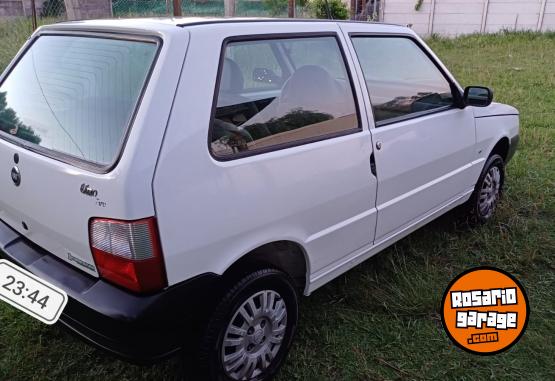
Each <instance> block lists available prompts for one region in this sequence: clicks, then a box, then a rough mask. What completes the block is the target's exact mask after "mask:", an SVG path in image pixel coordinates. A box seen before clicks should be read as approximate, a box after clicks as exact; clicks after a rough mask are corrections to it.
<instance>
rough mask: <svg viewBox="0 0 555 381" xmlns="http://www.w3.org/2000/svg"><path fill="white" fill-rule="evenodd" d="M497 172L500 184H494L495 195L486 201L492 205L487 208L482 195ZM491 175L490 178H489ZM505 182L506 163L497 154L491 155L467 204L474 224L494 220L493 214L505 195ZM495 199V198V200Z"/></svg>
mask: <svg viewBox="0 0 555 381" xmlns="http://www.w3.org/2000/svg"><path fill="white" fill-rule="evenodd" d="M491 171H493V172H495V171H497V173H498V174H499V181H498V184H497V182H495V183H496V184H493V187H494V188H495V189H496V191H495V195H493V194H492V198H490V197H486V198H485V199H486V200H491V204H490V205H489V207H485V204H488V203H487V202H485V203H484V201H483V200H484V197H483V195H482V197H481V193H482V191H483V190H484V191H485V188H488V181H491V176H492V172H491ZM488 174H489V177H488ZM504 182H505V162H504V161H503V158H502V157H501V156H499V155H497V154H494V155H491V156H490V157H489V158H488V160H487V161H486V164H485V165H484V168H483V169H482V173H481V174H480V177H479V178H478V181H477V182H476V186H475V187H474V192H473V193H472V196H471V197H470V199H469V200H468V202H467V210H468V214H469V219H470V222H471V223H472V224H484V223H486V222H488V221H489V220H491V219H492V218H493V214H494V212H495V209H496V208H497V205H498V203H499V199H500V198H501V195H502V193H503V183H504ZM493 197H494V198H493Z"/></svg>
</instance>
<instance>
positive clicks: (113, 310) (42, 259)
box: [0, 220, 218, 363]
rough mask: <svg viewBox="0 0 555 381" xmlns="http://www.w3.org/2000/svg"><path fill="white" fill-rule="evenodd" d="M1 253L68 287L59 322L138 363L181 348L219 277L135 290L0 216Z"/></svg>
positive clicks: (199, 278)
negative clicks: (60, 254)
mask: <svg viewBox="0 0 555 381" xmlns="http://www.w3.org/2000/svg"><path fill="white" fill-rule="evenodd" d="M0 257H3V258H6V259H8V260H10V261H12V262H14V263H15V264H17V265H19V266H21V267H23V268H25V269H27V270H28V271H30V272H32V273H33V274H35V275H37V276H39V277H40V278H41V279H44V280H46V281H48V282H50V283H52V284H54V285H55V286H57V287H59V288H61V289H62V290H64V291H65V292H67V294H68V297H69V301H68V304H67V306H66V308H65V310H64V312H63V314H62V316H61V318H60V322H61V323H62V324H64V325H65V326H67V327H68V328H69V329H70V330H72V331H73V332H75V333H77V334H78V335H79V336H81V337H82V338H84V339H85V340H87V341H89V342H91V343H92V344H94V345H96V346H98V347H100V348H102V349H105V350H107V351H109V352H111V353H113V354H115V355H118V356H120V357H122V358H124V359H127V360H129V361H133V362H138V363H150V362H155V361H157V360H160V359H162V358H165V357H167V356H169V355H171V354H173V353H175V352H177V351H179V350H180V349H181V348H182V346H183V344H184V337H186V336H185V334H186V333H187V331H186V330H185V328H184V327H196V326H197V323H198V319H199V318H200V317H201V316H202V314H199V313H198V311H201V310H202V309H203V308H202V306H203V305H205V304H206V303H205V302H206V300H205V299H206V292H205V290H207V289H210V288H211V286H213V285H214V283H215V282H216V281H217V279H218V276H217V275H215V274H203V275H200V276H198V277H196V278H194V279H191V280H189V281H186V282H183V283H180V284H179V285H176V286H172V287H170V288H168V289H167V290H164V291H162V292H160V293H157V294H154V295H148V296H142V295H134V294H132V293H129V292H127V291H124V290H122V289H120V288H118V287H116V286H114V285H111V284H110V283H107V282H105V281H103V280H101V279H97V278H94V277H91V276H90V275H88V274H85V273H83V272H81V271H80V270H78V269H75V268H73V267H72V266H70V265H68V264H66V263H64V262H63V261H61V260H60V259H58V258H56V257H54V256H53V255H50V254H49V253H48V252H46V251H45V250H43V249H41V248H40V247H37V246H36V245H34V244H33V243H31V242H30V241H28V240H27V239H26V238H24V237H22V236H21V235H19V234H18V233H17V232H15V231H14V230H12V229H11V228H10V227H9V226H8V225H6V224H5V223H4V222H2V221H1V220H0ZM192 311H195V312H197V313H196V314H193V313H192ZM189 337H190V336H189Z"/></svg>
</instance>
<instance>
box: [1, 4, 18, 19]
mask: <svg viewBox="0 0 555 381" xmlns="http://www.w3.org/2000/svg"><path fill="white" fill-rule="evenodd" d="M17 16H23V4H22V2H21V0H0V17H6V18H10V17H17Z"/></svg>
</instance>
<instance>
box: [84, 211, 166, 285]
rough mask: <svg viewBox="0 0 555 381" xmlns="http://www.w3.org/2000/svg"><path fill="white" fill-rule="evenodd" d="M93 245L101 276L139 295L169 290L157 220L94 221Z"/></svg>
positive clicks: (92, 222)
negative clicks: (166, 288)
mask: <svg viewBox="0 0 555 381" xmlns="http://www.w3.org/2000/svg"><path fill="white" fill-rule="evenodd" d="M89 230H90V231H89V234H90V241H91V248H92V253H93V256H94V260H95V262H96V267H97V268H98V272H99V273H100V275H101V276H102V277H103V278H105V279H107V280H109V281H111V282H113V283H116V284H118V285H120V286H122V287H125V288H127V289H129V290H132V291H135V292H141V293H145V292H153V291H158V290H160V289H162V288H164V287H165V286H167V280H166V273H165V271H164V263H163V259H162V250H161V247H160V240H159V239H158V229H157V226H156V220H155V219H154V217H151V218H145V219H143V220H137V221H119V220H110V219H105V218H95V219H93V220H91V223H90V228H89Z"/></svg>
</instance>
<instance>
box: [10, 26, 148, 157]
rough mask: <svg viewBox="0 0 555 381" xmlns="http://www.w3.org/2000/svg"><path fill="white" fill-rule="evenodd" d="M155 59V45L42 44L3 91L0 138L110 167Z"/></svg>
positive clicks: (42, 40)
mask: <svg viewBox="0 0 555 381" xmlns="http://www.w3.org/2000/svg"><path fill="white" fill-rule="evenodd" d="M156 52H157V44H156V43H155V42H143V41H131V40H118V39H109V38H96V37H78V36H42V37H39V38H38V39H37V40H36V41H35V42H34V43H33V45H32V46H31V47H30V48H29V49H28V50H27V51H26V53H25V55H24V56H23V57H22V58H21V59H20V60H19V62H18V63H17V65H16V66H15V68H14V69H13V70H12V71H11V72H10V73H9V75H8V76H7V78H6V79H5V80H4V81H3V82H2V84H1V85H0V135H2V136H3V137H7V138H17V139H19V140H20V141H23V143H24V144H32V145H36V146H40V147H41V148H43V149H46V150H48V151H53V152H55V153H60V154H63V155H69V156H70V157H73V158H77V159H79V160H81V161H85V162H88V163H92V164H93V165H94V166H99V167H106V166H108V165H110V164H112V163H113V162H114V161H115V160H116V157H117V156H118V154H119V150H120V147H121V146H122V144H123V140H124V137H125V133H126V130H127V127H128V125H129V123H130V121H131V119H132V116H133V113H134V110H135V107H136V105H137V103H138V100H139V98H140V95H141V92H142V89H143V86H144V84H145V81H146V79H147V77H148V73H149V71H150V68H151V66H152V64H153V61H154V58H155V56H156Z"/></svg>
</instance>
